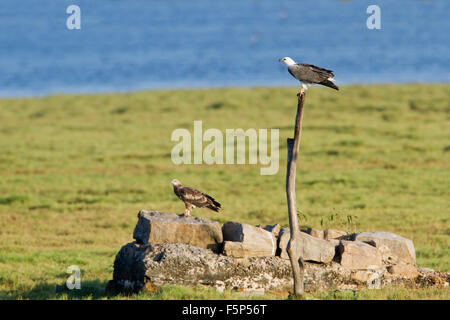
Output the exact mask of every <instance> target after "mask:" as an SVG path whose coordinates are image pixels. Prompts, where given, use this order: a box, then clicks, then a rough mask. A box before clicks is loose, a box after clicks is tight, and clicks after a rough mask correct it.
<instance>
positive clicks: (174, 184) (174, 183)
mask: <svg viewBox="0 0 450 320" xmlns="http://www.w3.org/2000/svg"><path fill="white" fill-rule="evenodd" d="M170 183H171V184H172V185H173V186H177V187H179V186H181V182H180V181H178V180H177V179H173V180H172V181H170Z"/></svg>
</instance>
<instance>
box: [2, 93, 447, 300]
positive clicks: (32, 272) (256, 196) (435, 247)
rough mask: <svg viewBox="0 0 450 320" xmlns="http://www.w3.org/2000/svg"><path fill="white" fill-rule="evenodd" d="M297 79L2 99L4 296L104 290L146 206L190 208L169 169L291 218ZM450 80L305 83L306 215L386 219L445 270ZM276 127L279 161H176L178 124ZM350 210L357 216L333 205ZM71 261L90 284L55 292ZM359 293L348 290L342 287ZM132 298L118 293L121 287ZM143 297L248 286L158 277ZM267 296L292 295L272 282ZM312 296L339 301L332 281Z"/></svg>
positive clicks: (243, 206) (254, 209) (241, 209)
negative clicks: (289, 168) (289, 165)
mask: <svg viewBox="0 0 450 320" xmlns="http://www.w3.org/2000/svg"><path fill="white" fill-rule="evenodd" d="M297 91H298V89H297V88H254V89H250V88H249V89H238V88H236V89H234V88H230V89H207V90H206V89H205V90H175V91H153V92H137V93H129V94H103V95H79V96H77V95H55V96H49V97H44V98H25V99H0V123H1V126H0V299H55V298H62V299H65V298H105V297H104V296H103V294H102V288H104V287H105V285H106V282H107V281H108V280H110V279H111V278H112V272H113V262H114V257H115V254H116V253H117V252H118V250H119V249H120V247H121V246H122V245H124V244H126V243H128V242H130V241H132V240H133V239H132V232H133V228H134V225H135V223H136V215H137V212H138V211H139V210H140V209H147V210H150V209H153V210H161V211H166V212H176V213H181V212H183V211H184V206H183V203H182V202H180V201H179V200H178V199H177V198H176V196H175V195H174V194H173V191H172V187H171V185H170V180H171V179H173V178H177V179H179V180H180V181H181V182H182V183H184V184H186V185H190V186H194V187H196V188H199V189H200V190H203V191H206V192H208V193H210V194H212V195H213V196H214V197H215V198H216V199H217V200H219V201H220V202H221V203H222V205H223V208H224V210H223V212H222V213H220V214H216V213H214V212H212V211H208V210H204V209H196V210H195V211H194V212H193V214H194V215H197V216H203V217H206V218H211V219H215V220H218V221H220V222H226V221H230V220H233V221H241V222H246V223H250V224H267V223H270V224H273V223H280V224H282V225H287V224H288V216H287V208H286V197H285V189H284V188H285V169H286V138H287V137H290V136H292V134H293V123H294V117H295V112H296V99H297V98H296V93H297ZM449 97H450V85H449V84H439V85H438V84H436V85H424V84H417V85H415V84H414V85H412V84H411V85H376V86H344V87H342V89H341V90H340V91H339V92H336V91H334V90H329V89H326V88H324V89H319V88H315V89H313V90H310V91H308V94H307V97H306V104H305V115H304V127H303V137H302V145H301V150H300V153H301V155H300V159H299V163H298V169H297V198H298V207H299V209H300V210H301V212H302V215H301V218H302V220H301V224H302V225H308V226H312V227H318V228H322V227H335V228H340V229H343V228H349V229H351V230H352V231H353V229H354V228H355V229H356V230H357V231H380V230H383V231H389V232H394V233H397V234H399V235H402V236H404V237H407V238H410V239H412V240H413V241H414V244H415V246H416V253H417V263H418V265H420V266H425V267H429V268H433V269H436V270H440V271H449V270H450V261H449V256H450V250H449V243H450V224H449V218H450V214H449V213H450V210H449V209H450V206H449V203H450V202H449V200H450V196H449V190H450V99H449ZM194 120H202V121H203V130H206V129H207V128H217V129H220V130H222V131H223V132H224V131H225V129H227V128H231V129H233V128H243V129H248V128H255V129H259V128H268V129H270V128H278V129H280V170H279V171H278V174H276V175H269V176H262V175H260V171H259V169H260V166H259V165H179V166H177V165H174V164H173V163H172V161H171V157H170V153H171V150H172V148H173V146H174V145H175V144H176V142H172V141H171V139H170V137H171V133H172V131H173V130H174V129H176V128H187V129H188V130H190V131H191V132H192V130H193V122H194ZM332 215H334V216H336V215H337V216H344V217H345V216H347V215H351V216H352V217H354V219H353V222H354V223H355V224H354V225H353V226H349V225H346V224H345V223H344V222H339V221H336V219H335V220H333V221H330V219H329V217H330V216H332ZM69 265H78V266H79V267H80V268H81V270H82V285H83V286H84V287H85V289H83V290H82V291H81V292H77V293H70V294H62V295H55V286H56V284H62V283H64V282H65V280H66V279H67V277H68V274H67V273H66V270H67V267H68V266H69ZM352 297H353V296H350V295H346V294H345V293H342V294H340V295H338V296H337V297H336V298H338V299H349V298H352ZM358 297H359V298H360V299H426V298H438V299H450V294H449V290H434V289H433V290H405V289H401V288H389V289H384V290H379V291H365V290H364V291H361V292H360V293H359V296H358ZM116 298H124V297H116ZM128 298H136V299H169V298H172V299H192V298H198V299H203V298H204V299H209V298H217V299H221V298H227V299H234V298H242V297H241V296H240V295H237V294H235V293H232V292H225V293H223V294H221V293H217V292H213V291H210V290H204V289H199V288H197V289H191V288H179V287H164V288H162V289H161V290H159V291H157V292H156V293H154V294H153V295H149V294H139V295H135V296H131V297H128ZM263 298H268V299H277V298H286V297H282V296H277V295H272V294H267V295H266V296H264V297H263ZM307 298H312V299H314V298H319V299H334V298H335V297H334V296H333V294H332V293H317V294H312V295H308V296H307Z"/></svg>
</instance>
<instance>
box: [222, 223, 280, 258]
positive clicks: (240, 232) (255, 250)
mask: <svg viewBox="0 0 450 320" xmlns="http://www.w3.org/2000/svg"><path fill="white" fill-rule="evenodd" d="M222 233H223V240H224V241H225V245H224V249H225V246H227V251H224V253H225V254H231V255H233V254H237V256H236V257H264V256H274V255H275V251H276V249H277V245H276V239H275V237H274V236H273V235H272V233H270V232H269V231H267V230H264V229H261V228H258V227H254V226H251V225H249V224H245V223H238V222H226V223H224V225H223V226H222ZM227 242H238V243H240V244H230V243H228V244H227Z"/></svg>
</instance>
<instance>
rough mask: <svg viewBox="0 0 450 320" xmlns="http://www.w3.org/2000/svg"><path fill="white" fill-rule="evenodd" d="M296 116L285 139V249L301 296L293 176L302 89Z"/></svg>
mask: <svg viewBox="0 0 450 320" xmlns="http://www.w3.org/2000/svg"><path fill="white" fill-rule="evenodd" d="M297 97H298V103H297V116H296V117H295V129H294V139H292V138H288V139H287V150H288V158H287V170H286V196H287V204H288V210H289V228H290V233H291V235H290V240H289V244H288V248H287V252H288V255H289V259H290V260H291V265H292V273H293V276H294V295H295V296H301V295H302V294H303V291H304V284H303V274H304V269H303V258H302V257H301V256H300V250H299V248H298V246H299V243H298V242H297V239H298V236H297V233H298V232H300V230H299V227H298V218H297V201H296V198H295V174H296V171H297V158H298V151H299V149H300V140H301V137H302V118H303V104H304V102H305V91H304V90H303V89H302V90H301V92H300V93H298V94H297Z"/></svg>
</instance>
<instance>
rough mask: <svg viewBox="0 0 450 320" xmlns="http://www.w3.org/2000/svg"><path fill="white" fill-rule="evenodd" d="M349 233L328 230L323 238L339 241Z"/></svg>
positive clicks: (324, 232)
mask: <svg viewBox="0 0 450 320" xmlns="http://www.w3.org/2000/svg"><path fill="white" fill-rule="evenodd" d="M346 234H347V232H345V231H341V230H334V229H326V230H324V231H323V238H324V239H325V240H331V239H337V238H339V237H342V236H345V235H346Z"/></svg>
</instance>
